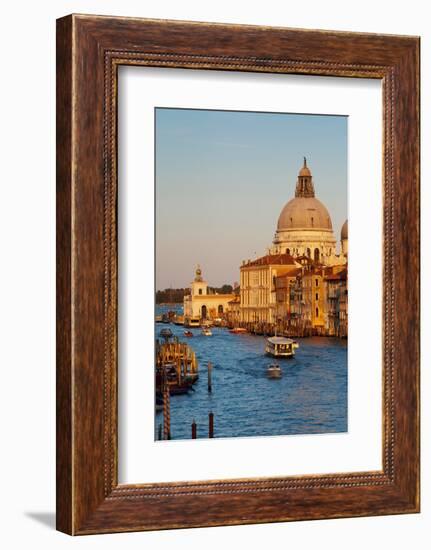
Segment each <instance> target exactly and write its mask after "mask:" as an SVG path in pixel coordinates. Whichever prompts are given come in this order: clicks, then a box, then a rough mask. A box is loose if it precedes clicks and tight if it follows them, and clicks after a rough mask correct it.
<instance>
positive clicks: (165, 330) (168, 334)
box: [159, 328, 173, 340]
mask: <svg viewBox="0 0 431 550" xmlns="http://www.w3.org/2000/svg"><path fill="white" fill-rule="evenodd" d="M159 336H161V337H162V338H164V339H165V340H169V338H172V336H173V333H172V330H171V329H170V328H162V330H161V331H160V332H159Z"/></svg>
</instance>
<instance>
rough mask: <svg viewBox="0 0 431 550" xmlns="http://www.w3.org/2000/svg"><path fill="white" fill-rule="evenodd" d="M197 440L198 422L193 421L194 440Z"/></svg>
mask: <svg viewBox="0 0 431 550" xmlns="http://www.w3.org/2000/svg"><path fill="white" fill-rule="evenodd" d="M196 438H197V426H196V422H195V421H194V419H193V422H192V439H196Z"/></svg>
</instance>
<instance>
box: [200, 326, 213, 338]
mask: <svg viewBox="0 0 431 550" xmlns="http://www.w3.org/2000/svg"><path fill="white" fill-rule="evenodd" d="M202 335H203V336H212V335H213V333H212V332H211V329H210V327H208V326H205V327H202Z"/></svg>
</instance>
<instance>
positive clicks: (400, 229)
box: [57, 15, 419, 534]
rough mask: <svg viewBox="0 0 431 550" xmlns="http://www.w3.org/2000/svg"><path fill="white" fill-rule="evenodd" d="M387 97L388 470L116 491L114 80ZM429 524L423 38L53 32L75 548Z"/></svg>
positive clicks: (62, 490)
mask: <svg viewBox="0 0 431 550" xmlns="http://www.w3.org/2000/svg"><path fill="white" fill-rule="evenodd" d="M120 65H141V66H144V67H173V68H191V69H195V70H200V69H209V70H213V69H216V70H222V71H246V72H259V73H283V74H301V75H322V76H332V77H340V76H348V77H353V78H373V79H380V80H381V81H382V85H383V103H384V105H383V128H384V136H383V139H384V147H383V155H384V158H383V167H384V170H383V201H384V216H383V218H384V221H383V226H384V237H383V241H384V252H383V264H384V265H383V273H384V276H383V301H384V304H383V306H384V307H383V419H384V421H383V440H382V456H383V461H382V463H383V468H382V470H381V471H369V472H351V473H345V474H330V473H328V474H327V475H307V476H289V477H285V478H269V477H268V478H259V479H236V480H223V479H220V480H211V481H208V482H196V481H195V482H192V481H190V482H184V483H163V482H161V483H152V484H142V485H123V484H119V483H118V474H117V466H118V449H117V447H118V441H117V421H118V419H117V233H116V219H117V218H116V216H117V209H116V206H117V204H116V200H117V119H116V117H117V93H116V91H117V69H118V67H119V66H120ZM418 511H419V38H417V37H406V36H389V35H387V36H383V35H376V34H355V33H342V32H331V31H308V30H296V29H287V28H268V27H253V26H238V25H224V24H206V23H191V22H180V21H157V20H144V19H128V18H114V17H96V16H87V15H70V16H68V17H64V18H62V19H59V20H58V22H57V528H58V529H59V530H60V531H63V532H65V533H69V534H90V533H104V532H118V531H138V530H150V529H169V528H180V527H200V526H215V525H232V524H245V523H263V522H276V521H290V520H305V519H319V518H339V517H348V516H367V515H381V514H401V513H413V512H418Z"/></svg>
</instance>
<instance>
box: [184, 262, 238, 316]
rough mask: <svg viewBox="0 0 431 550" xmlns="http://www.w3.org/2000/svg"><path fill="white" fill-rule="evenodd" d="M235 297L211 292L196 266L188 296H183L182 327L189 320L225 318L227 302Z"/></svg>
mask: <svg viewBox="0 0 431 550" xmlns="http://www.w3.org/2000/svg"><path fill="white" fill-rule="evenodd" d="M235 297H236V296H235V294H217V293H215V292H213V291H211V289H210V288H209V287H208V283H207V282H206V281H204V279H203V277H202V270H201V268H200V267H199V266H198V267H197V269H196V272H195V278H194V280H193V281H192V282H191V283H190V295H188V296H184V325H185V326H187V325H188V324H189V323H190V320H195V321H196V320H205V319H216V318H223V317H225V315H226V313H227V310H228V307H229V302H231V301H232V300H234V299H235Z"/></svg>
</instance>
